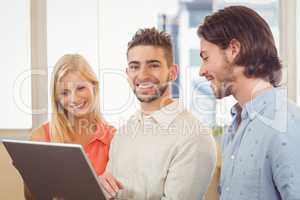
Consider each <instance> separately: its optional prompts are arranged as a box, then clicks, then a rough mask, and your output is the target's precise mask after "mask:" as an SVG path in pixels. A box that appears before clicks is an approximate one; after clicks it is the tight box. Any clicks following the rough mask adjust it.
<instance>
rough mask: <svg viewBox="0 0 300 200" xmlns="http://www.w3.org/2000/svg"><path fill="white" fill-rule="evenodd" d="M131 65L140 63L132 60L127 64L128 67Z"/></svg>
mask: <svg viewBox="0 0 300 200" xmlns="http://www.w3.org/2000/svg"><path fill="white" fill-rule="evenodd" d="M131 64H137V65H138V64H140V62H138V61H135V60H133V61H130V62H129V63H128V65H131Z"/></svg>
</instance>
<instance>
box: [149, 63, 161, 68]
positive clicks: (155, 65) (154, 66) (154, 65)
mask: <svg viewBox="0 0 300 200" xmlns="http://www.w3.org/2000/svg"><path fill="white" fill-rule="evenodd" d="M150 67H152V68H158V67H160V65H159V64H151V65H150Z"/></svg>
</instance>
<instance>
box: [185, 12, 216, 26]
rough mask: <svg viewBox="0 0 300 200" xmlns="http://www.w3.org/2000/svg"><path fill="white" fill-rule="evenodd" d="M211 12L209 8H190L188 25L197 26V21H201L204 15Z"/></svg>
mask: <svg viewBox="0 0 300 200" xmlns="http://www.w3.org/2000/svg"><path fill="white" fill-rule="evenodd" d="M209 14H211V10H201V12H199V10H191V11H190V13H189V27H190V28H197V27H198V25H199V23H200V22H202V21H203V19H204V17H205V16H207V15H209Z"/></svg>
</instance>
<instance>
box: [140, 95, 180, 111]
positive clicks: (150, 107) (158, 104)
mask: <svg viewBox="0 0 300 200" xmlns="http://www.w3.org/2000/svg"><path fill="white" fill-rule="evenodd" d="M173 102H174V100H173V99H172V98H170V97H160V98H158V99H156V100H154V101H152V102H150V103H146V102H142V103H141V110H142V113H143V114H145V115H150V114H151V113H153V112H155V111H158V110H160V109H161V108H163V107H165V106H167V105H169V104H171V103H173Z"/></svg>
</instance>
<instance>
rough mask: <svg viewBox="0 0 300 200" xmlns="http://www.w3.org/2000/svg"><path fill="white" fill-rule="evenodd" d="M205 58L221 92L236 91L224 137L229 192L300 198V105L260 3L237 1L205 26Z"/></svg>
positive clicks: (274, 199) (224, 190)
mask: <svg viewBox="0 0 300 200" xmlns="http://www.w3.org/2000/svg"><path fill="white" fill-rule="evenodd" d="M197 32H198V36H199V37H200V40H201V41H200V46H201V53H200V56H201V57H202V59H203V64H202V67H201V69H200V75H201V76H205V78H206V79H207V80H209V81H210V82H211V86H212V88H213V91H214V93H215V96H216V98H217V99H221V98H224V97H226V96H229V95H233V96H234V97H235V99H236V100H237V101H238V103H237V104H236V105H235V106H234V107H233V108H232V111H231V113H232V115H233V121H232V124H231V126H230V127H229V129H228V130H227V132H226V133H225V135H224V137H223V141H222V166H221V178H220V184H219V193H220V199H221V200H241V199H249V200H250V199H251V200H256V199H262V200H281V199H285V200H291V199H300V192H299V191H300V173H299V171H300V160H299V158H300V151H299V146H300V109H299V107H297V106H296V105H295V104H294V103H292V102H290V101H288V99H287V95H286V94H287V92H286V89H285V88H284V87H279V82H280V80H281V69H282V66H281V63H280V61H279V58H278V54H277V50H276V47H275V43H274V39H273V36H272V33H271V30H270V28H269V26H268V25H267V23H266V22H265V20H264V19H263V18H262V17H260V16H259V15H258V14H257V13H256V12H255V11H253V10H251V9H249V8H247V7H243V6H231V7H227V8H225V9H223V10H219V11H218V12H216V13H214V14H212V15H211V16H207V17H206V18H205V20H204V23H203V24H202V25H200V26H199V28H198V31H197Z"/></svg>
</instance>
